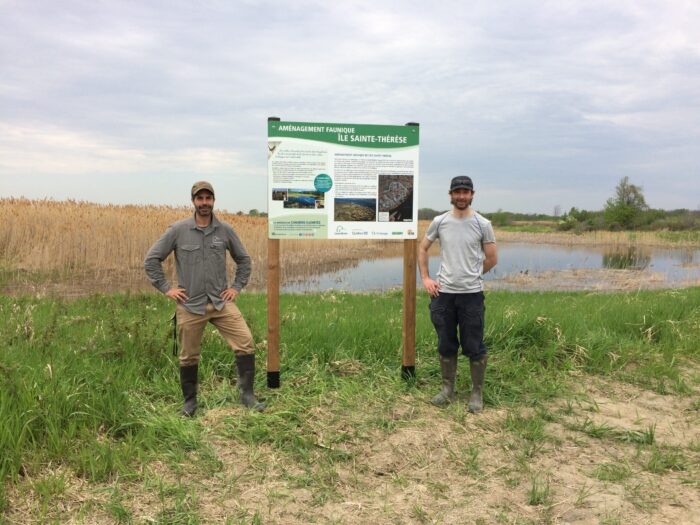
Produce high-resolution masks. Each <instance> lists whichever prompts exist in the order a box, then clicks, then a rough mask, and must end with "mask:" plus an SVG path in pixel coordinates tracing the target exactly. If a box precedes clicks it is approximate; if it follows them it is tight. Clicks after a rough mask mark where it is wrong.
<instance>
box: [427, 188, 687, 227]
mask: <svg viewBox="0 0 700 525" xmlns="http://www.w3.org/2000/svg"><path fill="white" fill-rule="evenodd" d="M557 208H558V207H557ZM441 213H445V212H444V211H436V210H433V209H431V208H421V209H420V210H418V218H419V219H425V220H432V219H433V218H434V217H436V216H437V215H440V214H441ZM483 215H484V216H485V217H486V218H487V219H489V220H490V221H491V222H492V223H493V225H494V226H501V227H502V226H512V225H514V224H517V223H519V222H520V223H522V222H529V223H533V222H534V223H537V222H540V223H550V224H551V225H552V226H553V227H555V228H556V229H558V230H561V231H576V232H583V231H594V230H611V231H617V230H672V231H682V230H697V229H700V210H688V209H677V210H670V211H667V210H660V209H654V208H651V207H649V205H648V204H647V202H646V199H645V198H644V193H643V191H642V187H641V186H637V185H635V184H632V183H631V182H630V180H629V177H623V178H622V179H621V180H620V182H619V183H618V184H617V186H616V187H615V193H614V194H613V195H612V196H611V197H610V198H609V199H608V200H607V201H606V202H605V205H604V206H603V209H602V210H596V211H589V210H584V209H578V208H576V207H572V208H571V209H570V210H569V211H568V212H566V213H563V214H561V215H560V214H559V213H556V214H554V215H548V214H545V213H513V212H508V211H503V210H498V211H496V212H493V213H483Z"/></svg>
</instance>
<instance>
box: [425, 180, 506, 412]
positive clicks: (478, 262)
mask: <svg viewBox="0 0 700 525" xmlns="http://www.w3.org/2000/svg"><path fill="white" fill-rule="evenodd" d="M474 193H475V192H474V185H473V183H472V180H471V178H469V177H466V176H459V177H455V178H453V179H452V182H451V184H450V192H449V194H450V199H451V204H452V210H451V211H449V212H447V213H444V214H442V215H439V216H437V217H435V219H433V222H432V223H431V224H430V226H429V227H428V230H427V231H426V233H425V237H424V238H423V240H422V241H421V243H420V246H419V249H418V266H419V268H420V275H421V279H422V280H423V286H424V287H425V289H426V290H427V291H428V293H429V294H430V297H431V302H430V319H431V321H432V322H433V325H434V326H435V331H436V332H437V336H438V354H439V356H440V368H441V370H442V390H441V391H440V393H439V394H437V395H436V396H435V397H434V398H433V399H432V403H433V404H435V405H438V406H442V405H446V404H448V403H450V402H451V401H452V400H453V399H454V397H455V392H454V387H455V378H456V376H457V355H458V351H459V347H460V343H461V346H462V353H463V354H464V355H465V356H467V357H468V358H469V365H470V370H471V378H472V393H471V397H470V399H469V411H470V412H481V411H482V410H483V407H484V404H483V386H484V374H485V372H486V361H487V357H486V352H487V349H486V345H485V344H484V341H483V338H484V311H485V308H484V283H483V277H482V276H483V274H485V273H487V272H488V271H489V270H490V269H491V268H493V267H494V266H496V263H497V262H498V255H497V251H496V237H495V235H494V233H493V228H492V227H491V222H489V221H488V220H487V219H486V218H484V217H482V216H481V215H479V214H478V213H477V212H475V211H474V210H473V209H472V208H471V203H472V200H473V199H474ZM436 239H439V240H440V256H441V263H440V270H439V271H438V274H437V280H434V279H432V278H431V277H430V273H429V270H428V250H429V249H430V246H431V245H432V244H433V242H434V241H435V240H436ZM458 332H459V339H458V338H457V335H458Z"/></svg>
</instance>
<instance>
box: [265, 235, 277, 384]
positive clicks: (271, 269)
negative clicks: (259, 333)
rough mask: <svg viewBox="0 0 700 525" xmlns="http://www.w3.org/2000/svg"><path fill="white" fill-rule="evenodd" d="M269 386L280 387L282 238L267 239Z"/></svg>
mask: <svg viewBox="0 0 700 525" xmlns="http://www.w3.org/2000/svg"><path fill="white" fill-rule="evenodd" d="M267 386H268V388H279V387H280V240H279V239H268V240H267Z"/></svg>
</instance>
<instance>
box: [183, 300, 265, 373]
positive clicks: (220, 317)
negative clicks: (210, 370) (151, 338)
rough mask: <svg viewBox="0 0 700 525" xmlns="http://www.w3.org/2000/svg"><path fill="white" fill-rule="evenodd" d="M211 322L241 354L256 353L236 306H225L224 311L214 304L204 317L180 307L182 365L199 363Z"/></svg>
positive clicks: (251, 336)
mask: <svg viewBox="0 0 700 525" xmlns="http://www.w3.org/2000/svg"><path fill="white" fill-rule="evenodd" d="M209 322H211V323H212V324H213V325H214V326H216V329H217V330H218V331H219V333H220V334H221V335H222V336H223V338H224V339H225V340H226V342H227V343H228V345H229V346H230V347H231V349H232V350H233V351H234V352H235V353H236V354H238V355H244V354H252V353H254V352H255V346H254V345H253V334H251V333H250V328H248V325H247V324H246V322H245V319H243V315H242V314H241V311H240V310H239V309H238V306H236V303H233V302H230V303H226V305H225V306H224V308H223V309H222V310H221V311H217V310H216V308H214V305H213V304H211V303H209V304H208V305H207V309H206V312H205V313H204V315H198V314H193V313H191V312H188V311H187V310H186V309H185V308H184V307H183V306H181V305H177V333H178V339H179V341H180V366H192V365H196V364H197V363H199V356H200V354H201V351H202V336H203V335H204V328H205V327H206V326H207V323H209Z"/></svg>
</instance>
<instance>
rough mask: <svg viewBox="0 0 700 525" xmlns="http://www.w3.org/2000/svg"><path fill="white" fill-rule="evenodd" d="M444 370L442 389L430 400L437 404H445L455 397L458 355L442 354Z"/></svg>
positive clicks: (441, 361)
mask: <svg viewBox="0 0 700 525" xmlns="http://www.w3.org/2000/svg"><path fill="white" fill-rule="evenodd" d="M440 369H441V370H442V390H441V391H440V393H439V394H438V395H436V396H435V397H434V398H433V399H431V400H430V402H431V403H432V404H433V405H436V406H445V405H447V404H449V403H451V402H452V400H453V399H454V398H455V378H456V377H457V356H456V355H453V356H450V357H445V356H443V355H441V356H440Z"/></svg>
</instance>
